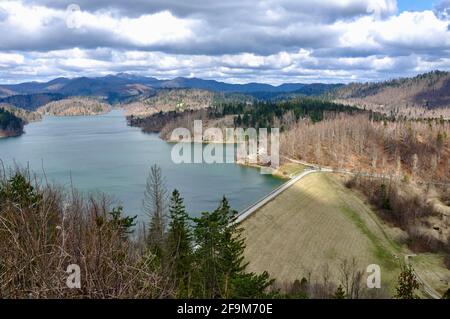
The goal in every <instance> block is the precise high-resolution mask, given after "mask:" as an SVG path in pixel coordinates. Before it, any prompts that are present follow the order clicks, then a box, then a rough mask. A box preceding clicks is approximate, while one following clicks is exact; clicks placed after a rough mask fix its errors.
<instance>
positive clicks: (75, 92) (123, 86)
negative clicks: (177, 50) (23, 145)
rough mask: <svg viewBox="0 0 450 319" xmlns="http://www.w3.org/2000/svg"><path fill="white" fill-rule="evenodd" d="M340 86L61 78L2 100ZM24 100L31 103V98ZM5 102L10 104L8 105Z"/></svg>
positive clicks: (124, 76)
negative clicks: (189, 89) (161, 91)
mask: <svg viewBox="0 0 450 319" xmlns="http://www.w3.org/2000/svg"><path fill="white" fill-rule="evenodd" d="M340 86H342V85H341V84H321V83H317V84H303V83H285V84H282V85H279V86H273V85H270V84H264V83H248V84H229V83H224V82H219V81H215V80H204V79H199V78H184V77H177V78H174V79H169V80H160V79H156V78H153V77H144V76H138V75H133V74H128V73H119V74H116V75H107V76H104V77H92V78H91V77H78V78H72V79H69V78H63V77H61V78H56V79H54V80H51V81H49V82H26V83H20V84H7V85H0V97H1V98H3V99H5V98H6V99H8V98H9V99H11V96H20V95H27V96H29V95H35V94H41V95H40V96H39V97H40V98H42V97H43V95H42V94H45V96H46V97H47V98H50V99H53V98H54V99H60V98H61V96H102V97H104V98H106V99H107V100H108V101H109V102H110V103H114V102H120V101H122V100H126V99H127V98H132V97H134V96H139V95H147V96H152V95H154V94H155V91H156V90H159V89H177V88H192V89H204V90H209V91H214V92H226V93H244V94H249V95H254V96H258V95H261V94H264V95H268V96H273V95H276V94H284V93H297V94H304V95H320V94H322V93H325V92H327V91H329V90H332V89H335V88H337V87H340ZM15 99H16V100H18V99H20V98H17V97H16V98H15ZM23 99H29V97H26V98H23ZM0 102H1V101H0ZM3 102H4V103H7V101H3ZM12 104H14V103H12Z"/></svg>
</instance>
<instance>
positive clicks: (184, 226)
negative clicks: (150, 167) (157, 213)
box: [167, 190, 193, 298]
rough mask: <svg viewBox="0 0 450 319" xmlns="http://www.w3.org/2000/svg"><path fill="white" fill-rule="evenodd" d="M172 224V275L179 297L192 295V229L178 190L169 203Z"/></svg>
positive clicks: (169, 234)
mask: <svg viewBox="0 0 450 319" xmlns="http://www.w3.org/2000/svg"><path fill="white" fill-rule="evenodd" d="M169 212H170V225H169V231H168V238H167V241H168V243H167V246H168V247H167V251H168V257H169V260H170V262H171V264H172V276H173V278H174V281H175V285H176V287H177V288H178V297H180V298H183V297H185V298H189V297H190V290H191V289H190V283H191V274H192V253H193V251H192V230H191V227H190V224H189V215H188V214H187V212H186V210H185V207H184V204H183V198H182V197H181V196H180V193H179V192H178V190H174V191H173V192H172V196H171V198H170V205H169Z"/></svg>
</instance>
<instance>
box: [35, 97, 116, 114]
mask: <svg viewBox="0 0 450 319" xmlns="http://www.w3.org/2000/svg"><path fill="white" fill-rule="evenodd" d="M109 110H110V105H109V104H107V103H104V102H102V101H99V100H97V99H92V98H86V97H76V98H70V99H64V100H60V101H56V102H51V103H48V104H46V105H44V106H42V107H40V108H39V109H38V112H39V113H41V114H44V115H46V114H50V115H56V116H78V115H97V114H103V113H106V112H108V111H109Z"/></svg>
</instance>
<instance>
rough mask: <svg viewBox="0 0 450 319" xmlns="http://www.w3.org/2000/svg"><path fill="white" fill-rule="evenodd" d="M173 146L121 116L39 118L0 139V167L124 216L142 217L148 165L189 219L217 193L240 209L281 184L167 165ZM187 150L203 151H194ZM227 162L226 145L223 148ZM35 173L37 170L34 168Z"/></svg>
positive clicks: (235, 169)
mask: <svg viewBox="0 0 450 319" xmlns="http://www.w3.org/2000/svg"><path fill="white" fill-rule="evenodd" d="M172 147H173V144H170V143H166V142H165V141H163V140H161V139H160V138H159V137H158V135H156V134H145V133H142V132H141V131H140V129H139V128H135V127H129V126H127V123H126V120H125V117H124V116H123V112H122V111H121V110H113V111H112V112H110V113H108V114H105V115H100V116H91V117H84V116H80V117H50V116H49V117H45V118H44V119H43V121H41V122H36V123H31V124H29V125H27V126H26V127H25V134H24V135H22V136H20V137H15V138H6V139H0V159H1V160H2V161H3V164H4V165H5V166H6V167H12V166H14V165H18V166H20V167H27V166H29V167H30V168H31V170H32V171H33V172H34V173H36V174H37V175H39V176H42V175H43V174H42V172H43V171H45V175H46V176H47V179H48V180H50V181H53V182H56V183H58V184H59V185H63V186H66V187H69V186H70V182H71V180H72V183H73V185H74V186H75V187H76V188H78V189H79V190H81V191H82V192H83V193H87V192H103V193H106V194H108V195H110V196H112V197H113V198H114V199H115V200H116V201H117V203H118V204H119V203H120V204H121V205H122V206H124V208H125V212H126V213H127V214H128V215H138V216H140V217H143V216H144V214H143V211H142V200H143V198H144V189H145V181H146V176H147V174H148V171H149V169H150V166H151V165H153V164H158V165H159V166H160V167H161V168H162V171H163V175H164V176H165V179H166V184H167V188H168V189H169V190H170V191H171V190H173V189H174V188H177V189H178V190H179V191H180V192H181V194H182V196H183V197H184V199H185V204H186V207H187V209H188V210H189V212H190V214H191V215H193V216H196V215H198V214H199V213H200V212H202V211H209V210H213V209H214V208H216V207H217V205H218V202H219V201H220V199H221V198H222V196H223V195H225V196H226V197H227V198H228V199H229V201H230V203H231V205H232V207H233V208H234V209H237V210H242V209H244V208H245V207H247V206H249V205H250V204H252V203H253V202H255V201H257V200H258V199H259V198H261V197H263V196H264V195H265V194H267V193H269V192H270V191H272V190H273V189H274V188H276V187H277V186H279V185H280V184H282V183H283V181H282V180H280V179H278V178H274V177H272V176H268V175H261V174H260V172H259V170H258V169H254V168H248V167H242V166H239V165H235V164H175V163H173V162H172V160H171V150H172ZM194 147H204V146H202V145H195V146H194ZM226 148H227V152H226V154H227V156H233V155H232V151H233V149H234V147H233V146H232V145H228V146H226ZM42 168H43V169H42Z"/></svg>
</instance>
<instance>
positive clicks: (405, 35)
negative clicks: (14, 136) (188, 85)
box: [0, 0, 450, 83]
mask: <svg viewBox="0 0 450 319" xmlns="http://www.w3.org/2000/svg"><path fill="white" fill-rule="evenodd" d="M71 2H72V1H66V0H60V1H56V0H22V1H19V0H7V1H0V33H1V34H2V38H1V40H0V80H2V82H6V81H22V80H30V79H33V80H35V79H49V78H51V77H57V76H80V75H97V74H106V73H114V72H122V71H128V72H136V73H140V74H145V75H151V76H159V77H169V76H189V75H191V74H195V75H196V76H198V77H205V78H218V79H222V80H228V81H235V82H245V81H266V82H267V81H269V82H273V83H280V82H294V81H306V82H314V81H328V82H330V81H331V82H334V81H344V82H347V81H352V80H355V79H361V80H367V79H375V80H377V79H384V78H390V77H395V76H400V75H410V74H411V73H413V72H417V71H426V70H430V69H434V68H441V69H449V68H450V67H449V62H448V59H447V57H448V56H449V53H450V31H449V23H450V18H449V16H448V15H446V14H445V13H446V12H447V11H446V10H447V8H448V7H446V6H440V7H439V9H435V10H434V11H422V12H403V13H398V9H397V2H396V1H395V0H320V1H313V0H302V1H299V0H265V1H257V0H228V1H227V2H220V3H217V2H211V1H206V0H192V1H189V2H186V1H184V0H173V1H166V0H130V1H126V2H125V1H119V0H109V1H106V0H96V1H94V0H89V1H88V0H79V1H77V3H78V4H79V5H80V7H81V12H78V13H76V15H75V16H74V17H75V18H76V19H77V23H76V26H77V27H78V28H75V29H71V28H68V27H67V25H66V19H67V17H68V14H67V12H66V7H67V5H68V4H69V3H71Z"/></svg>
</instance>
